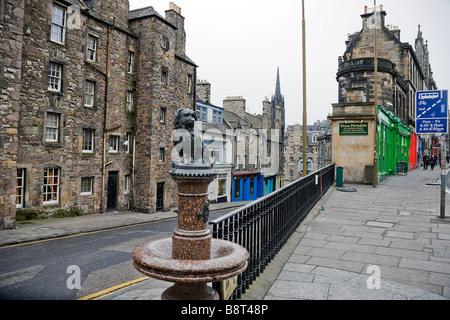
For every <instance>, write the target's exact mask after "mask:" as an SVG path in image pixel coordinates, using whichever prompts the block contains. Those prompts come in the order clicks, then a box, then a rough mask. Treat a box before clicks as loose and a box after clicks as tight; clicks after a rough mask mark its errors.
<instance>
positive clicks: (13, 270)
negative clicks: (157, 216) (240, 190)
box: [0, 210, 230, 300]
mask: <svg viewBox="0 0 450 320" xmlns="http://www.w3.org/2000/svg"><path fill="white" fill-rule="evenodd" d="M229 211H230V210H225V211H220V212H216V213H211V216H210V221H212V220H214V219H216V218H217V217H219V216H220V215H223V214H225V213H227V212H229ZM176 224H177V220H176V219H173V220H166V221H159V222H152V223H146V224H141V225H137V226H130V227H124V228H119V229H113V230H105V231H102V232H98V233H90V234H82V235H79V236H76V237H70V238H61V239H54V240H51V241H45V242H38V243H32V244H25V245H21V246H15V247H5V248H0V299H2V300H10V299H14V300H74V299H79V298H82V297H85V296H88V295H90V294H93V293H96V292H99V291H102V290H105V289H108V288H111V287H113V286H116V285H120V284H122V283H125V282H129V281H132V280H135V279H138V278H141V277H143V276H144V275H143V274H141V273H139V272H138V271H137V270H135V268H134V267H133V264H132V256H131V253H132V251H133V250H134V248H136V247H137V246H138V245H140V244H141V243H143V242H145V241H148V240H152V239H158V238H166V237H170V236H171V235H172V232H173V230H174V229H175V228H176Z"/></svg>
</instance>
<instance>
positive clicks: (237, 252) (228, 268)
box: [133, 163, 249, 300]
mask: <svg viewBox="0 0 450 320" xmlns="http://www.w3.org/2000/svg"><path fill="white" fill-rule="evenodd" d="M170 174H171V176H172V178H173V179H174V180H175V181H176V183H177V185H178V225H177V228H176V229H175V230H174V232H173V235H172V237H171V238H166V239H159V240H153V241H149V242H146V243H143V244H142V245H140V246H138V247H137V248H136V249H135V250H134V251H133V260H134V262H133V263H134V266H135V268H136V269H137V270H139V271H140V272H141V273H143V274H145V275H147V276H149V277H151V278H156V279H160V280H164V281H169V282H173V283H174V285H173V286H172V287H169V288H168V289H167V290H166V291H164V292H163V294H162V296H161V299H163V300H218V299H219V294H218V293H217V292H216V291H215V290H214V289H213V288H211V287H210V286H208V285H207V284H208V283H209V282H216V281H222V280H226V279H229V278H232V277H234V276H236V275H238V274H240V273H242V272H243V271H244V270H245V269H246V268H247V260H248V256H249V254H248V252H247V250H245V249H244V248H243V247H241V246H240V245H238V244H235V243H232V242H229V241H224V240H219V239H212V237H211V232H210V230H209V229H208V228H207V227H206V223H207V221H208V217H209V202H208V185H209V184H210V183H211V182H212V181H213V180H214V178H215V176H216V173H215V172H214V171H213V170H212V167H211V165H207V164H193V163H192V164H191V163H188V164H184V163H180V164H177V165H176V166H175V169H174V170H172V171H171V172H170Z"/></svg>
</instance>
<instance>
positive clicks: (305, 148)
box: [302, 0, 308, 176]
mask: <svg viewBox="0 0 450 320" xmlns="http://www.w3.org/2000/svg"><path fill="white" fill-rule="evenodd" d="M302 55H303V176H306V175H307V174H308V172H307V164H308V160H307V154H308V145H307V141H308V136H307V132H306V126H307V118H306V40H305V0H302Z"/></svg>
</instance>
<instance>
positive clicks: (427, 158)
mask: <svg viewBox="0 0 450 320" xmlns="http://www.w3.org/2000/svg"><path fill="white" fill-rule="evenodd" d="M429 161H430V157H429V156H428V154H426V153H425V155H424V156H423V170H427V169H428V164H429Z"/></svg>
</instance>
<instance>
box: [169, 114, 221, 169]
mask: <svg viewBox="0 0 450 320" xmlns="http://www.w3.org/2000/svg"><path fill="white" fill-rule="evenodd" d="M195 121H197V114H196V113H195V111H193V110H191V109H189V108H180V109H178V110H177V111H175V121H174V126H175V132H174V134H173V135H172V141H173V143H174V151H175V152H176V153H177V154H178V156H179V157H180V159H179V160H178V161H174V162H180V161H181V162H183V163H203V164H209V165H211V164H213V162H214V160H213V159H212V158H211V152H210V150H209V148H208V146H207V145H206V144H205V143H204V142H203V140H202V135H201V133H200V131H199V130H198V129H197V128H196V127H195Z"/></svg>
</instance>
